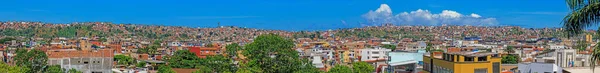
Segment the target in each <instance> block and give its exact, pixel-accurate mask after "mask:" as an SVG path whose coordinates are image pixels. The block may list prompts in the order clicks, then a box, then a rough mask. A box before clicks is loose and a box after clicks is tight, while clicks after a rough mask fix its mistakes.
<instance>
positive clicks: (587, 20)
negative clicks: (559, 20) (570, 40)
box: [563, 0, 600, 71]
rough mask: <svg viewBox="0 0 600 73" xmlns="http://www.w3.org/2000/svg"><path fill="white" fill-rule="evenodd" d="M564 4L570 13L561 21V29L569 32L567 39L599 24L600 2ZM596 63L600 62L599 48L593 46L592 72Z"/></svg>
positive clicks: (569, 0) (570, 0)
mask: <svg viewBox="0 0 600 73" xmlns="http://www.w3.org/2000/svg"><path fill="white" fill-rule="evenodd" d="M566 2H567V6H568V7H569V9H570V10H571V13H569V14H568V15H567V16H565V18H564V19H563V25H564V26H563V27H564V28H565V29H566V31H567V32H569V33H568V35H569V37H571V36H574V35H577V34H580V33H582V32H583V30H584V29H585V28H587V27H591V26H592V25H598V22H600V0H566ZM598 44H600V43H598ZM597 61H600V47H598V46H594V50H593V52H592V56H591V58H590V64H591V65H590V66H591V68H592V71H594V68H595V67H596V62H597Z"/></svg>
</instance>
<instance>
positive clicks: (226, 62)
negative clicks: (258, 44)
mask: <svg viewBox="0 0 600 73" xmlns="http://www.w3.org/2000/svg"><path fill="white" fill-rule="evenodd" d="M200 63H201V65H203V66H205V67H206V68H207V70H212V71H220V72H232V71H235V67H233V63H232V60H231V59H229V58H227V57H225V56H222V55H215V56H208V57H206V58H205V59H200Z"/></svg>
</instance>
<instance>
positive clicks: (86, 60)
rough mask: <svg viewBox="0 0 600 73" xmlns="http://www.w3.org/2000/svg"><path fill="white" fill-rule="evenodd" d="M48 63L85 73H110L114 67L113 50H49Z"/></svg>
mask: <svg viewBox="0 0 600 73" xmlns="http://www.w3.org/2000/svg"><path fill="white" fill-rule="evenodd" d="M46 54H48V65H60V66H61V68H63V69H76V70H78V71H82V72H84V73H110V72H112V71H111V68H112V67H113V56H114V53H113V50H112V49H100V50H83V51H78V50H75V49H64V50H48V51H47V52H46Z"/></svg>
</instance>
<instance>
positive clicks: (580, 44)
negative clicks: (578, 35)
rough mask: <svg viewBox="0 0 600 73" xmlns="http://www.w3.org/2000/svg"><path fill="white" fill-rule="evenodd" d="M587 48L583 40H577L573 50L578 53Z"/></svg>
mask: <svg viewBox="0 0 600 73" xmlns="http://www.w3.org/2000/svg"><path fill="white" fill-rule="evenodd" d="M587 47H588V44H587V43H586V42H585V41H583V40H579V41H577V45H575V47H573V48H575V49H577V50H579V51H584V50H585V49H586V48H587Z"/></svg>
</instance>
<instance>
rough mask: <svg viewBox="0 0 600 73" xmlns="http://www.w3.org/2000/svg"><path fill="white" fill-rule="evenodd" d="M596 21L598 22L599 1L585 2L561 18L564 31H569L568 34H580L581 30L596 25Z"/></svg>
mask: <svg viewBox="0 0 600 73" xmlns="http://www.w3.org/2000/svg"><path fill="white" fill-rule="evenodd" d="M598 22H600V2H594V3H593V4H587V5H585V6H584V7H582V8H580V9H577V10H575V11H573V12H571V13H570V14H568V15H567V16H565V18H564V19H563V25H564V27H565V28H566V31H569V36H573V35H576V34H580V33H582V30H584V29H585V28H587V27H591V26H592V25H597V23H598Z"/></svg>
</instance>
